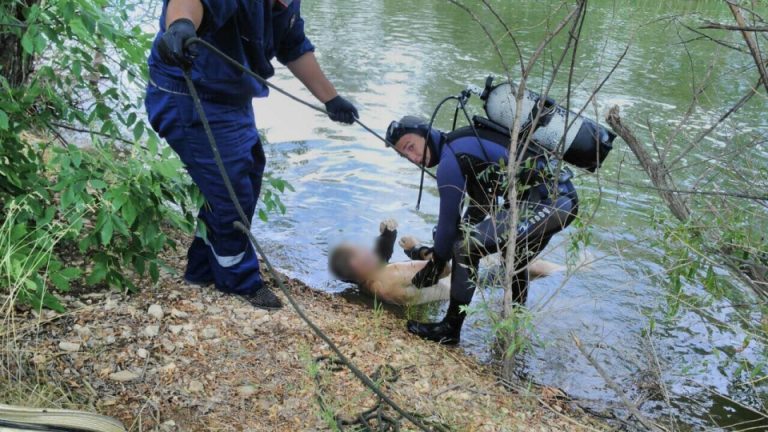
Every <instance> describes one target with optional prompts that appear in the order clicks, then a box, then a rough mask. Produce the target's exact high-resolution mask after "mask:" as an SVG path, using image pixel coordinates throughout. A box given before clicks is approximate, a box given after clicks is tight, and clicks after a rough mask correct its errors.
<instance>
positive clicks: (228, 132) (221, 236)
mask: <svg viewBox="0 0 768 432" xmlns="http://www.w3.org/2000/svg"><path fill="white" fill-rule="evenodd" d="M145 105H146V109H147V113H148V114H149V120H150V123H151V124H152V127H153V128H154V130H155V131H156V132H157V133H158V134H159V135H160V136H161V137H162V138H164V139H165V140H166V141H167V142H168V144H170V146H171V148H173V150H174V151H175V152H176V153H177V154H178V155H179V157H180V158H181V160H182V162H183V163H184V165H185V167H186V169H187V172H189V175H190V176H191V177H192V180H193V181H194V182H195V184H197V186H198V187H199V188H200V191H201V192H202V194H203V196H204V197H205V204H204V205H203V207H202V208H201V209H200V212H199V215H198V219H199V223H198V230H197V234H196V235H195V239H194V240H193V241H192V245H191V246H190V248H189V251H188V253H187V269H186V273H185V278H186V279H187V280H189V281H190V282H193V283H199V284H207V283H211V282H214V283H215V284H216V288H217V289H219V290H221V291H224V292H229V293H235V294H251V293H253V292H255V291H256V290H258V289H260V288H261V287H262V286H263V282H262V279H261V275H260V273H259V261H258V259H257V257H256V252H255V251H254V249H253V247H252V246H251V244H250V242H249V241H248V238H247V237H246V235H245V234H243V233H241V232H240V231H238V230H237V229H235V228H234V226H233V223H234V222H235V221H239V220H240V217H239V216H238V213H237V210H236V209H235V206H234V204H233V203H232V201H231V200H230V198H229V195H228V194H227V190H226V188H225V186H224V181H223V180H222V178H221V174H220V172H219V169H218V168H217V166H216V162H215V161H214V158H213V151H212V150H211V146H210V143H209V142H208V138H207V136H206V134H205V130H204V129H203V125H202V122H201V120H200V116H199V115H198V113H197V111H196V109H195V106H194V103H193V101H192V98H191V97H190V96H189V95H186V94H181V93H170V92H166V91H163V90H160V89H158V88H157V87H153V86H149V87H148V89H147V97H146V101H145ZM203 109H204V111H205V114H206V117H207V118H208V121H209V123H210V125H211V129H212V130H213V135H214V137H215V139H216V144H217V146H218V148H219V152H220V153H221V157H222V160H223V161H224V166H225V167H226V170H227V174H228V175H229V178H230V181H231V182H232V185H233V186H234V189H235V192H236V193H237V197H238V200H239V201H240V205H241V206H242V207H243V210H245V213H246V215H247V216H248V217H249V218H252V217H253V213H254V211H255V209H256V202H257V200H258V198H259V193H260V192H261V183H262V177H263V175H264V166H265V164H266V159H265V156H264V149H263V148H262V145H261V142H260V140H259V134H258V131H257V129H256V121H255V117H254V114H253V107H252V105H251V104H250V103H248V104H246V105H238V106H232V105H228V104H226V103H221V102H211V101H209V100H204V101H203Z"/></svg>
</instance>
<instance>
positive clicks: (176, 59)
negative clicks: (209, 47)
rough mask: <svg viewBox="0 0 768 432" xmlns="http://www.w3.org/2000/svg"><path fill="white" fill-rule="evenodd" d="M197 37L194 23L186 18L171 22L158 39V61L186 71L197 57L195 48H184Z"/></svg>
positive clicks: (192, 46) (193, 46)
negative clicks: (190, 40)
mask: <svg viewBox="0 0 768 432" xmlns="http://www.w3.org/2000/svg"><path fill="white" fill-rule="evenodd" d="M193 37H197V31H196V30H195V23H193V22H192V21H191V20H189V19H187V18H179V19H177V20H176V21H174V22H172V23H171V25H170V26H168V29H167V30H166V31H165V33H164V34H163V37H161V38H160V42H158V44H157V50H158V53H159V54H160V59H161V60H162V61H163V62H164V63H166V64H169V65H171V66H179V67H181V68H184V69H187V68H189V67H191V66H192V62H193V61H194V60H195V57H197V46H195V45H194V44H193V45H190V46H188V47H187V46H185V44H186V42H187V41H188V40H189V39H192V38H193Z"/></svg>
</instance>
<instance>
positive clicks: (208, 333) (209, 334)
mask: <svg viewBox="0 0 768 432" xmlns="http://www.w3.org/2000/svg"><path fill="white" fill-rule="evenodd" d="M202 336H203V339H213V338H215V337H218V336H219V330H218V329H217V328H216V327H211V326H208V327H206V328H204V329H203V332H202Z"/></svg>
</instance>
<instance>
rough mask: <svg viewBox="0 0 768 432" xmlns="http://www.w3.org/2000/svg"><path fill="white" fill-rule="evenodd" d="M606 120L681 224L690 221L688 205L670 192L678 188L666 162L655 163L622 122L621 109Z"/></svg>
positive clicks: (611, 110)
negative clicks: (625, 144) (633, 155)
mask: <svg viewBox="0 0 768 432" xmlns="http://www.w3.org/2000/svg"><path fill="white" fill-rule="evenodd" d="M605 120H606V121H607V122H608V124H609V125H610V126H611V128H612V129H613V131H614V132H616V134H617V135H618V136H620V137H621V139H623V140H624V141H625V142H626V143H627V145H628V146H629V148H630V149H631V150H632V153H634V154H635V156H636V157H637V159H638V161H640V165H641V166H642V167H643V170H645V172H646V173H647V174H648V176H649V177H650V178H651V182H653V185H654V186H655V187H656V188H658V190H659V194H660V195H661V197H662V198H663V199H664V201H666V202H667V205H668V206H669V209H670V210H671V211H672V214H673V215H675V217H676V218H677V219H678V220H680V221H681V222H685V221H688V220H689V219H690V217H691V210H690V208H688V205H687V204H686V203H685V201H684V200H682V199H681V198H680V197H679V196H678V195H677V194H676V193H674V192H670V190H676V189H677V188H676V187H675V185H674V182H673V181H672V178H671V177H670V176H669V171H668V170H667V168H666V166H665V165H664V161H658V162H655V161H654V160H653V159H652V158H651V155H650V154H649V153H648V151H647V150H646V149H645V147H643V145H642V144H641V143H640V141H639V140H638V139H637V137H636V136H635V134H634V133H633V132H632V131H631V130H629V129H628V128H627V127H626V126H624V124H623V123H622V121H621V117H620V115H619V107H618V106H614V107H613V108H611V109H610V111H608V115H606V117H605Z"/></svg>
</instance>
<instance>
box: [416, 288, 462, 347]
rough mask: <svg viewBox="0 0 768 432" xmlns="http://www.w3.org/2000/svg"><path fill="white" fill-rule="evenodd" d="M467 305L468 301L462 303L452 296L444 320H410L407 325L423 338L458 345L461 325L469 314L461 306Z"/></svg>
mask: <svg viewBox="0 0 768 432" xmlns="http://www.w3.org/2000/svg"><path fill="white" fill-rule="evenodd" d="M465 305H466V303H461V302H459V301H457V300H454V299H453V298H451V303H450V305H449V306H448V312H447V313H446V314H445V318H443V320H442V321H440V322H436V323H420V322H416V321H412V320H409V321H408V325H407V328H408V331H409V332H411V333H413V334H415V335H416V336H418V337H420V338H422V339H426V340H430V341H432V342H437V343H439V344H442V345H458V343H459V341H460V340H461V326H462V324H464V318H465V317H466V316H467V315H466V314H465V313H464V312H462V311H461V306H465Z"/></svg>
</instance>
